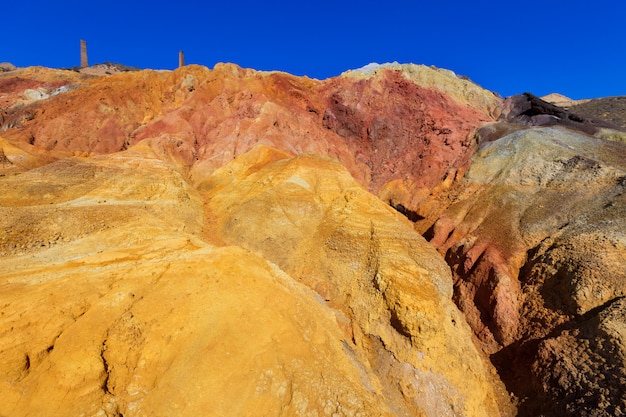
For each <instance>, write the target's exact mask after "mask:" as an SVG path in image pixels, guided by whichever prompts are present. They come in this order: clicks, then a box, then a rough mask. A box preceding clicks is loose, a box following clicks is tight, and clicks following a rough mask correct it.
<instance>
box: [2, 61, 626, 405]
mask: <svg viewBox="0 0 626 417" xmlns="http://www.w3.org/2000/svg"><path fill="white" fill-rule="evenodd" d="M0 96H1V97H0V106H1V111H2V113H1V116H2V118H1V120H0V126H1V131H0V135H1V136H2V137H1V138H0V183H1V185H2V189H3V194H2V195H1V196H0V202H1V203H0V255H1V256H0V300H2V302H3V303H4V304H3V305H4V307H5V308H3V309H2V312H1V314H0V378H2V382H0V398H3V402H2V403H1V404H0V415H17V416H20V415H57V414H58V415H77V414H81V413H82V414H86V415H98V414H99V415H111V416H115V415H126V416H131V415H173V414H175V415H188V414H189V415H197V414H204V413H205V411H203V410H215V411H214V412H213V414H214V415H226V414H229V415H232V414H233V413H234V414H241V415H250V414H254V413H258V410H263V411H264V412H265V414H269V415H307V413H308V414H311V415H332V414H333V413H335V414H337V415H400V416H412V415H437V416H439V415H481V416H482V415H511V414H515V413H517V414H518V415H520V416H535V415H544V416H560V415H585V416H609V415H621V414H624V413H626V407H625V406H624V404H625V401H626V399H625V398H624V394H623V392H624V390H623V386H624V374H625V371H624V369H625V368H626V365H625V361H624V358H625V357H626V354H625V353H624V352H625V351H624V347H623V346H624V344H623V339H624V328H626V324H625V323H624V308H623V307H624V306H623V304H624V303H623V297H624V288H625V286H624V280H625V279H626V276H625V275H624V274H625V272H624V271H626V258H625V257H624V254H625V253H626V247H625V243H624V230H626V224H624V223H625V221H626V220H625V219H626V212H625V208H624V207H626V204H625V203H626V201H625V200H624V198H625V197H624V195H625V194H624V186H625V185H626V183H625V178H626V166H625V165H624V161H625V160H626V149H625V146H626V133H625V132H624V131H622V130H620V129H621V128H620V127H619V126H609V125H608V124H606V123H604V122H599V121H597V120H595V119H594V118H592V117H588V116H587V115H586V113H579V112H578V111H574V110H572V109H570V110H565V109H562V108H559V107H556V106H554V105H551V104H549V103H546V102H545V101H542V100H540V99H538V98H536V97H534V96H532V95H530V94H525V95H522V96H516V97H512V98H508V99H506V100H504V102H502V100H501V99H500V98H498V97H497V96H496V95H494V94H492V93H490V92H487V91H485V90H483V89H481V88H480V87H478V86H476V85H474V84H472V83H471V82H470V81H469V80H466V79H464V78H463V77H458V76H456V75H455V74H454V73H452V72H450V71H445V70H439V69H435V68H430V67H424V66H415V65H399V64H384V65H377V64H375V65H374V64H373V65H369V66H367V67H364V68H362V69H360V70H355V71H349V72H346V73H344V74H342V75H341V76H340V77H336V78H332V79H329V80H322V81H320V80H312V79H308V78H306V77H294V76H291V75H289V74H284V73H277V72H271V73H265V72H257V71H253V70H248V69H242V68H239V67H237V66H235V65H230V64H219V65H216V67H215V68H214V69H213V70H209V69H207V68H204V67H200V66H194V65H190V66H185V67H183V68H179V69H178V70H176V71H171V72H169V71H137V72H132V73H129V72H125V73H122V74H117V75H111V76H109V77H100V76H97V75H92V76H89V75H86V74H80V73H76V72H73V71H55V70H49V69H44V68H25V69H15V70H14V71H11V72H7V73H2V74H0ZM604 119H605V120H609V118H608V116H607V117H605V118H604ZM496 120H498V121H497V122H496ZM376 196H377V197H378V198H377V197H376ZM421 234H423V235H424V237H426V238H427V240H428V241H429V242H430V245H431V246H429V245H428V244H427V243H426V242H425V241H424V239H423V238H422V237H420V235H421ZM437 251H438V252H439V253H437ZM442 258H443V259H445V261H447V264H448V265H449V266H446V264H445V263H444V262H443V260H442ZM449 268H451V270H450V269H449ZM454 304H456V306H455V305H454ZM457 307H458V308H459V309H460V311H461V313H463V314H462V315H461V313H460V312H459V310H457ZM42 317H45V319H42ZM472 333H473V335H472ZM488 359H490V360H491V363H490V362H489V361H488ZM492 364H493V365H495V368H494V367H493V365H492ZM496 370H497V374H496ZM500 381H502V382H500ZM503 384H504V386H505V387H506V388H507V389H508V391H509V393H510V394H511V396H512V398H513V400H514V401H515V402H516V405H517V410H513V409H512V407H511V405H510V404H509V403H510V401H509V398H508V394H506V393H504V391H503ZM4 399H6V400H4Z"/></svg>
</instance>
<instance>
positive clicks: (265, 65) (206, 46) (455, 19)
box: [0, 0, 626, 99]
mask: <svg viewBox="0 0 626 417" xmlns="http://www.w3.org/2000/svg"><path fill="white" fill-rule="evenodd" d="M3 9H4V16H5V17H4V19H3V23H2V25H0V36H2V39H4V40H5V42H4V43H3V44H2V46H0V62H5V61H6V62H11V63H13V64H14V65H17V66H19V67H23V66H33V65H42V66H48V67H53V68H69V67H73V66H78V65H79V64H80V59H79V40H80V39H84V40H86V41H87V45H88V52H89V62H90V64H96V63H104V62H116V63H120V64H124V65H128V66H133V67H138V68H152V69H173V68H176V66H177V65H178V51H179V50H183V51H184V52H185V62H186V63H188V64H192V63H195V64H200V65H205V66H207V67H210V68H212V67H213V66H214V65H215V63H217V62H232V63H235V64H237V65H240V66H242V67H247V68H254V69H257V70H279V71H285V72H289V73H291V74H294V75H307V76H309V77H312V78H318V79H324V78H328V77H333V76H337V75H339V74H341V73H342V72H344V71H346V70H349V69H356V68H360V67H362V66H364V65H367V64H369V63H371V62H379V63H384V62H395V61H397V62H400V63H415V64H425V65H434V66H436V67H440V68H446V69H450V70H452V71H454V72H455V73H457V74H459V75H464V76H467V77H469V78H470V79H471V80H472V81H474V82H476V83H478V84H480V85H481V86H483V87H485V88H487V89H489V90H492V91H495V92H497V93H499V94H500V95H502V96H509V95H513V94H519V93H522V92H525V91H529V92H532V93H533V94H536V95H545V94H549V93H553V92H556V93H560V94H563V95H566V96H568V97H570V98H573V99H582V98H594V97H605V96H618V95H626V77H625V75H624V74H625V73H626V71H625V69H626V1H623V0H594V1H593V2H583V1H581V0H571V1H550V0H546V1H544V2H541V3H540V4H537V3H534V4H522V3H516V4H513V3H506V2H502V1H494V0H485V1H481V2H478V1H454V0H450V1H447V2H438V3H436V4H435V2H422V1H393V0H390V1H388V2H385V3H380V2H375V1H370V0H362V1H354V0H346V1H342V2H331V1H327V0H321V1H318V2H316V3H302V2H287V1H273V2H265V3H262V2H252V1H245V0H242V1H239V2H200V1H182V2H170V1H162V2H158V3H155V2H147V1H145V0H141V1H132V0H131V1H129V0H126V1H121V0H110V1H109V2H105V3H92V2H79V1H75V0H71V1H64V2H49V1H47V0H46V1H43V0H31V1H29V2H21V1H10V2H9V3H8V4H6V5H4V6H3Z"/></svg>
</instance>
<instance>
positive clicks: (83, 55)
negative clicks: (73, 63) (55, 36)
mask: <svg viewBox="0 0 626 417" xmlns="http://www.w3.org/2000/svg"><path fill="white" fill-rule="evenodd" d="M88 66H89V62H88V61H87V42H85V41H84V40H82V39H81V40H80V67H81V68H86V67H88Z"/></svg>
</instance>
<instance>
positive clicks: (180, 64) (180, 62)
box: [178, 51, 185, 68]
mask: <svg viewBox="0 0 626 417" xmlns="http://www.w3.org/2000/svg"><path fill="white" fill-rule="evenodd" d="M184 66H185V53H184V52H183V51H179V52H178V68H180V67H184Z"/></svg>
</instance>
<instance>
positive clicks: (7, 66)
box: [0, 62, 17, 72]
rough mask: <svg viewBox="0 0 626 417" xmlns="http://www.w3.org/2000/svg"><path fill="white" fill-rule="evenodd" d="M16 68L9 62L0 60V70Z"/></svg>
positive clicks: (6, 70)
mask: <svg viewBox="0 0 626 417" xmlns="http://www.w3.org/2000/svg"><path fill="white" fill-rule="evenodd" d="M15 69H17V67H16V66H15V65H13V64H11V63H10V62H0V72H9V71H13V70H15Z"/></svg>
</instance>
